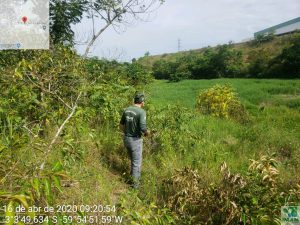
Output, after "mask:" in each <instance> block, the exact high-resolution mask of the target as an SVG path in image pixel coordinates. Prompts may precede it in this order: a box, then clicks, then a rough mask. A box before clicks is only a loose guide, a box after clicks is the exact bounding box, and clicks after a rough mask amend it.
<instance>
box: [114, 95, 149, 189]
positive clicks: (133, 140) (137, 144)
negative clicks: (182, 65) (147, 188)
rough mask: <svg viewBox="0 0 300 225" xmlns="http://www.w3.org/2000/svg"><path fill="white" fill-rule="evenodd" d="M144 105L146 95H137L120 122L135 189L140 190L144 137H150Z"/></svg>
mask: <svg viewBox="0 0 300 225" xmlns="http://www.w3.org/2000/svg"><path fill="white" fill-rule="evenodd" d="M144 105H145V97H144V95H143V94H141V93H137V94H136V95H135V96H134V105H132V106H129V107H128V108H126V109H125V110H124V112H123V114H122V118H121V121H120V125H121V128H122V130H123V131H124V145H125V147H126V148H127V150H128V154H129V156H130V160H131V176H132V179H133V187H134V188H138V186H139V180H140V177H141V166H142V149H143V139H142V135H144V136H148V135H149V132H148V131H147V125H146V112H145V111H144V110H143V109H142V108H143V107H144Z"/></svg>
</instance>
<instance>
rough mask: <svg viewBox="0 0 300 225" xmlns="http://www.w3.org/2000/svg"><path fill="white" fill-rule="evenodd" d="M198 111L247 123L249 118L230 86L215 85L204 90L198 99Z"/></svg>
mask: <svg viewBox="0 0 300 225" xmlns="http://www.w3.org/2000/svg"><path fill="white" fill-rule="evenodd" d="M196 107H197V109H198V110H199V111H200V112H201V113H203V114H210V115H213V116H216V117H220V118H231V119H234V120H237V121H240V122H242V121H246V120H247V118H248V116H247V112H246V110H245V108H244V106H243V105H242V104H241V102H240V100H239V99H238V97H237V94H236V93H235V92H234V90H233V89H232V88H231V87H230V86H228V85H218V84H217V85H215V86H213V87H211V88H209V89H206V90H203V91H202V92H201V93H200V94H199V96H198V99H197V103H196Z"/></svg>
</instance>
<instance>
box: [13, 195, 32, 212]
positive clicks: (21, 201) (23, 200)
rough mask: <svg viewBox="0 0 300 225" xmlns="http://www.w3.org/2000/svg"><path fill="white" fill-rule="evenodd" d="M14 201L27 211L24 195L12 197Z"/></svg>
mask: <svg viewBox="0 0 300 225" xmlns="http://www.w3.org/2000/svg"><path fill="white" fill-rule="evenodd" d="M13 197H14V198H15V199H16V200H18V201H19V202H20V203H21V204H22V205H23V206H24V207H25V208H26V209H28V203H27V199H26V198H27V197H26V196H25V195H14V196H13Z"/></svg>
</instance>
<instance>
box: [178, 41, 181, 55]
mask: <svg viewBox="0 0 300 225" xmlns="http://www.w3.org/2000/svg"><path fill="white" fill-rule="evenodd" d="M180 49H181V40H180V39H179V38H178V52H180Z"/></svg>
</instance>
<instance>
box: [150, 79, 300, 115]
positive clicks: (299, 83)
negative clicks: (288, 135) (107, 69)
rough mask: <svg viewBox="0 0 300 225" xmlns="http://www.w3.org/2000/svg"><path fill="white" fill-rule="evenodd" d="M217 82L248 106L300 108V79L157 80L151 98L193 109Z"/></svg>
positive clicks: (151, 91) (152, 86)
mask: <svg viewBox="0 0 300 225" xmlns="http://www.w3.org/2000/svg"><path fill="white" fill-rule="evenodd" d="M215 84H230V85H231V86H232V87H233V88H234V89H236V91H237V92H238V94H239V97H240V98H241V101H242V102H243V103H244V104H245V105H246V106H247V107H250V108H251V106H252V107H254V108H255V107H258V106H260V104H272V105H273V106H287V107H288V108H294V109H298V110H299V109H300V80H267V79H260V80H258V79H213V80H185V81H182V82H178V83H170V82H168V81H165V80H157V81H155V82H154V83H152V84H151V85H150V86H149V87H148V88H147V92H149V95H150V96H149V100H150V101H151V102H152V103H154V104H155V105H164V104H179V105H182V106H185V107H189V108H193V107H194V106H195V103H196V97H197V96H198V94H199V92H200V91H201V90H203V89H205V88H209V87H211V86H213V85H215Z"/></svg>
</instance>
